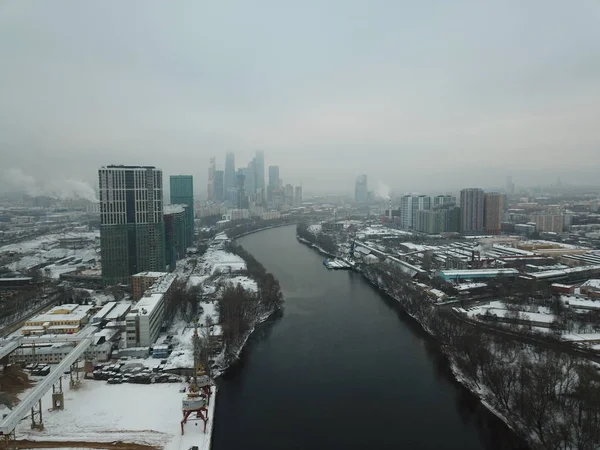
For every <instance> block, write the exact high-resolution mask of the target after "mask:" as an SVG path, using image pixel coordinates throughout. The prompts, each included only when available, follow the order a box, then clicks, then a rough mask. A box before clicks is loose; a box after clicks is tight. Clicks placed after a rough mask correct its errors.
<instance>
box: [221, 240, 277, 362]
mask: <svg viewBox="0 0 600 450" xmlns="http://www.w3.org/2000/svg"><path fill="white" fill-rule="evenodd" d="M225 249H226V250H227V251H229V252H231V253H234V254H236V255H238V256H239V257H241V258H242V259H243V260H244V262H245V263H246V273H245V274H246V275H247V276H248V277H250V278H252V279H253V280H254V281H255V282H256V285H257V288H258V289H257V292H253V291H250V290H248V289H244V288H243V287H242V286H241V285H239V284H238V285H231V284H230V285H226V286H225V288H224V289H223V291H222V295H221V296H220V298H219V302H218V310H219V318H220V320H221V326H222V327H223V344H224V347H225V356H226V358H227V359H228V361H230V360H232V359H234V358H235V357H236V356H237V352H238V351H239V349H240V347H241V345H242V344H243V341H244V340H245V339H246V338H247V336H248V332H249V331H250V330H252V329H253V328H254V326H255V325H256V324H257V323H258V321H259V320H261V318H264V317H266V316H268V315H271V314H272V313H274V312H275V311H280V310H282V308H283V294H282V293H281V287H280V286H279V282H278V281H277V279H276V278H275V277H274V276H273V274H271V273H270V272H267V270H266V269H265V268H264V266H263V265H262V264H261V263H260V262H258V261H257V260H256V258H254V256H252V255H251V254H250V253H248V252H247V251H246V250H245V249H244V248H243V247H242V246H241V245H239V244H237V243H235V242H229V243H227V244H226V246H225Z"/></svg>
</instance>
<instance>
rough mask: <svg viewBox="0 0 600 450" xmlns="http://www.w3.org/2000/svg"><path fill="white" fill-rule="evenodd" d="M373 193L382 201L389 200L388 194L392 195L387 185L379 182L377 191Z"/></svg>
mask: <svg viewBox="0 0 600 450" xmlns="http://www.w3.org/2000/svg"><path fill="white" fill-rule="evenodd" d="M375 193H376V194H377V196H378V197H380V198H382V199H384V200H391V197H390V194H391V193H392V190H391V189H390V187H389V186H388V185H386V184H384V183H383V182H381V181H378V182H377V190H376V191H375Z"/></svg>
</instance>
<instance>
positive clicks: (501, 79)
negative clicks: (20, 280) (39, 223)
mask: <svg viewBox="0 0 600 450" xmlns="http://www.w3.org/2000/svg"><path fill="white" fill-rule="evenodd" d="M147 3H148V5H146V2H145V3H144V7H143V8H140V7H139V5H138V3H136V2H118V3H111V2H101V1H97V0H90V1H86V2H76V1H72V0H61V1H56V2H34V1H31V0H13V1H7V2H2V3H1V4H0V26H1V27H2V30H3V36H4V37H5V38H4V39H2V40H0V60H1V61H2V63H3V65H2V71H0V98H2V102H0V136H1V137H0V151H1V152H2V155H3V164H2V165H3V169H2V170H0V178H4V179H5V180H2V179H0V184H3V185H5V184H8V182H6V178H7V177H8V176H7V175H6V174H4V173H3V171H4V169H20V170H22V171H23V172H25V173H27V174H29V175H31V176H32V177H34V178H35V179H36V180H39V182H40V183H41V184H55V183H57V180H59V181H60V180H66V179H73V180H77V181H84V182H87V183H90V184H92V183H95V178H96V177H95V170H96V168H97V167H99V166H101V165H103V164H120V163H122V164H136V163H140V162H142V161H143V163H144V164H152V165H155V166H156V167H160V168H161V169H162V170H163V172H164V173H165V174H166V175H171V174H179V173H189V174H192V175H193V176H194V180H195V183H196V186H197V187H198V188H199V187H200V186H206V185H207V182H208V173H207V163H206V161H207V160H208V158H209V157H210V156H215V157H216V158H217V160H219V161H222V159H223V156H224V154H225V153H226V152H227V151H232V152H234V153H235V154H236V159H237V160H238V161H245V162H247V161H249V160H250V159H251V158H252V157H254V155H255V152H256V150H262V151H264V152H265V167H266V166H268V165H272V164H277V165H278V166H279V167H280V170H281V173H282V174H283V173H285V174H286V175H285V177H284V178H285V180H286V183H291V184H293V185H297V184H300V183H301V182H302V183H304V186H305V189H306V190H310V191H314V192H349V193H351V192H352V191H353V187H354V186H353V183H354V180H355V177H356V176H357V175H358V174H360V173H365V174H367V176H368V177H369V180H371V181H372V184H373V185H374V184H375V183H376V182H377V181H378V180H380V181H381V182H383V183H385V184H386V185H388V186H390V188H391V189H392V190H394V191H395V192H406V191H420V192H425V191H439V190H442V189H444V190H452V191H457V190H459V189H460V188H461V187H462V186H464V185H470V186H481V187H484V188H499V187H503V186H505V185H506V183H505V180H506V177H507V176H512V177H513V180H514V181H515V182H516V183H517V184H518V185H537V184H551V183H553V182H554V181H555V180H556V179H558V178H560V179H561V180H562V183H563V184H573V183H589V184H598V182H599V181H598V178H597V174H596V172H597V167H598V166H599V165H600V128H599V127H598V126H597V118H598V117H600V102H599V101H598V99H599V98H600V61H599V59H598V58H597V57H596V55H597V54H598V53H600V27H598V26H597V18H598V3H597V2H592V1H586V0H584V1H580V2H575V3H573V2H560V1H558V0H547V1H544V2H542V1H540V0H533V1H531V2H473V1H470V0H458V1H456V2H447V3H444V2H441V3H436V4H435V6H431V5H425V4H422V3H420V2H410V1H407V0H399V1H398V2H394V3H387V2H381V3H378V2H376V3H374V4H369V7H368V8H365V7H364V2H359V1H356V0H347V1H341V0H332V1H330V2H318V1H316V0H308V1H306V2H301V3H298V4H296V5H294V6H293V7H291V8H290V9H289V10H288V8H281V7H279V6H280V5H278V4H277V5H276V6H277V7H260V6H257V5H255V4H253V3H244V2H236V3H229V2H225V3H222V2H213V3H209V4H204V3H202V4H200V3H194V2H185V3H184V4H182V5H181V6H180V7H178V8H173V7H172V5H171V4H170V3H165V2H152V1H149V2H147ZM270 6H273V5H270ZM340 10H343V11H344V14H340V13H339V11H340ZM130 17H135V18H136V27H132V26H131V20H130ZM158 23H160V26H157V24H158ZM106 30H111V32H110V33H106ZM223 30H228V31H227V33H223ZM306 30H311V33H306ZM507 30H510V32H507ZM557 30H560V32H557ZM75 36H76V37H77V38H74V37H75ZM215 36H219V39H218V44H217V42H216V41H215ZM148 43H155V44H158V43H160V45H149V44H148ZM216 48H218V51H216V50H215V49H216ZM349 49H352V51H350V50H349ZM92 56H93V57H92ZM240 167H242V166H240ZM406 167H410V170H401V168H406ZM3 189H4V188H3Z"/></svg>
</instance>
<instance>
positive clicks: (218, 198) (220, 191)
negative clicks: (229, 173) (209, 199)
mask: <svg viewBox="0 0 600 450" xmlns="http://www.w3.org/2000/svg"><path fill="white" fill-rule="evenodd" d="M224 174H225V172H223V171H222V170H215V179H214V191H215V202H219V203H222V202H223V201H224V200H225V191H224V188H223V176H224Z"/></svg>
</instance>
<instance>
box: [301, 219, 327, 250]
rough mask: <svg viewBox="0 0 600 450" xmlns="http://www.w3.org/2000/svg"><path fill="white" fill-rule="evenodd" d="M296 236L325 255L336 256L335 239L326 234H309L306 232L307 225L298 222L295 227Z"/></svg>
mask: <svg viewBox="0 0 600 450" xmlns="http://www.w3.org/2000/svg"><path fill="white" fill-rule="evenodd" d="M296 235H297V236H298V237H301V238H302V239H304V240H306V241H308V242H310V243H311V244H314V245H316V246H317V247H320V248H321V249H323V250H324V251H325V252H326V253H329V254H331V255H335V254H337V244H336V242H335V239H334V238H333V237H332V236H331V235H330V234H327V233H322V232H320V233H316V234H315V233H311V232H310V231H309V230H308V224H307V223H306V222H300V223H299V224H298V225H297V226H296Z"/></svg>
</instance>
